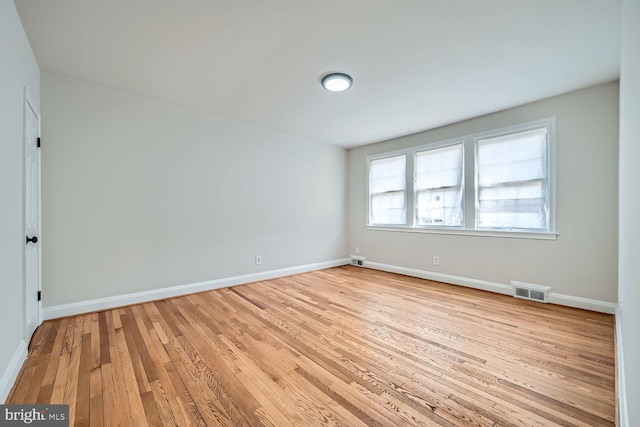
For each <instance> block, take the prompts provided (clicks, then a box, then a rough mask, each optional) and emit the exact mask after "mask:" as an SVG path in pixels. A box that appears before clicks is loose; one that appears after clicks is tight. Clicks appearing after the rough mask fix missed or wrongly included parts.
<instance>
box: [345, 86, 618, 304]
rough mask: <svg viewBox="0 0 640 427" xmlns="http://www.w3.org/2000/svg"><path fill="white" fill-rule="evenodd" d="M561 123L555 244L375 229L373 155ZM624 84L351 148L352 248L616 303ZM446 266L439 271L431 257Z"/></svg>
mask: <svg viewBox="0 0 640 427" xmlns="http://www.w3.org/2000/svg"><path fill="white" fill-rule="evenodd" d="M546 117H556V135H557V141H556V142H557V144H556V152H557V157H556V159H557V207H558V209H557V231H558V232H559V237H558V238H557V240H555V241H549V240H525V239H511V238H509V239H505V238H492V237H479V236H452V235H439V234H423V233H407V232H388V231H378V230H367V229H366V227H365V224H366V216H367V215H366V206H367V203H366V194H365V193H366V188H365V183H366V179H367V177H366V170H365V163H366V160H365V157H366V156H367V155H371V154H377V153H383V152H386V151H390V150H394V149H399V148H403V147H409V146H417V145H422V144H425V143H429V142H435V141H440V140H446V139H450V138H454V137H459V136H464V135H468V134H471V133H474V132H480V131H486V130H491V129H496V128H501V127H506V126H510V125H515V124H518V123H523V122H528V121H533V120H537V119H543V118H546ZM617 167H618V84H617V83H616V82H613V83H608V84H604V85H599V86H595V87H592V88H588V89H585V90H581V91H577V92H573V93H570V94H566V95H562V96H558V97H555V98H551V99H547V100H543V101H539V102H535V103H532V104H528V105H524V106H521V107H517V108H513V109H510V110H506V111H502V112H498V113H495V114H491V115H487V116H483V117H479V118H476V119H472V120H468V121H464V122H461V123H457V124H453V125H451V126H446V127H442V128H438V129H435V130H431V131H427V132H423V133H420V134H416V135H411V136H407V137H403V138H398V139H395V140H391V141H385V142H382V143H379V144H373V145H367V146H363V147H359V148H356V149H352V150H349V157H348V171H349V174H348V186H349V188H348V196H349V204H348V214H349V228H348V229H349V240H348V241H349V250H350V252H351V253H352V254H353V253H354V251H355V248H356V247H358V248H360V255H362V256H364V257H365V258H366V260H367V262H369V261H373V262H377V263H382V264H389V265H393V266H400V267H406V268H412V269H418V270H426V271H430V272H436V273H442V274H447V275H452V276H458V277H463V278H470V279H476V280H482V281H488V282H492V283H498V284H503V285H506V284H509V282H510V280H518V281H523V282H529V283H536V284H543V285H549V286H552V292H554V293H559V294H564V295H570V296H574V297H582V298H588V299H593V300H598V301H604V302H609V303H614V302H616V297H617V290H616V283H617V252H618V238H617V229H618V208H617V206H618V194H617V184H618V169H617ZM436 255H437V256H439V257H440V266H439V267H436V266H433V265H432V259H433V256H436Z"/></svg>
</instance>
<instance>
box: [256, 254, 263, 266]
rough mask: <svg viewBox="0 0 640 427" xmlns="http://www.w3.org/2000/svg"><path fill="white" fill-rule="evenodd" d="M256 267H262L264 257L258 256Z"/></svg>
mask: <svg viewBox="0 0 640 427" xmlns="http://www.w3.org/2000/svg"><path fill="white" fill-rule="evenodd" d="M256 265H262V255H256Z"/></svg>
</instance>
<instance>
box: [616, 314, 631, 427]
mask: <svg viewBox="0 0 640 427" xmlns="http://www.w3.org/2000/svg"><path fill="white" fill-rule="evenodd" d="M620 322H621V316H620V313H618V311H617V310H616V356H617V360H616V370H617V372H616V376H617V378H616V379H617V380H618V384H617V387H616V390H617V392H618V396H617V397H618V427H629V415H628V412H627V389H626V387H625V380H624V379H625V376H624V352H623V351H622V325H621V323H620Z"/></svg>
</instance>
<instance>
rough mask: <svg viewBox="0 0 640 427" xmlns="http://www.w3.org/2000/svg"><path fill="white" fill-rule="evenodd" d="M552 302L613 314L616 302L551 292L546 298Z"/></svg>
mask: <svg viewBox="0 0 640 427" xmlns="http://www.w3.org/2000/svg"><path fill="white" fill-rule="evenodd" d="M547 300H548V301H549V302H550V303H552V304H558V305H566V306H567V307H574V308H582V309H584V310H591V311H598V312H600V313H607V314H615V313H616V308H617V307H618V304H616V303H613V302H606V301H600V300H595V299H589V298H582V297H574V296H571V295H562V294H556V293H555V292H551V293H550V294H549V298H548V299H547Z"/></svg>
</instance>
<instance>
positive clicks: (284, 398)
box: [7, 266, 615, 427]
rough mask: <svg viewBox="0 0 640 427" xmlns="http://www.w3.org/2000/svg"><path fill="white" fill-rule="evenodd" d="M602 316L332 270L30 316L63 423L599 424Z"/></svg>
mask: <svg viewBox="0 0 640 427" xmlns="http://www.w3.org/2000/svg"><path fill="white" fill-rule="evenodd" d="M614 352H615V343H614V322H613V317H612V316H609V315H605V314H602V313H594V312H588V311H584V310H578V309H573V308H569V307H560V306H555V305H552V304H539V303H534V302H530V301H524V300H519V299H515V298H511V297H508V296H505V295H496V294H491V293H488V292H483V291H478V290H474V289H468V288H463V287H458V286H453V285H447V284H443V283H438V282H432V281H428V280H422V279H416V278H411V277H407V276H401V275H396V274H391V273H384V272H379V271H374V270H369V269H363V268H357V267H351V266H345V267H339V268H332V269H327V270H322V271H315V272H311V273H305V274H299V275H295V276H289V277H283V278H279V279H274V280H269V281H261V282H255V283H251V284H248V285H243V286H237V287H234V288H228V289H219V290H215V291H210V292H204V293H200V294H194V295H188V296H185V297H180V298H172V299H165V300H160V301H155V302H151V303H145V304H140V305H135V306H130V307H124V308H117V309H113V310H106V311H103V312H99V313H92V314H87V315H83V316H76V317H70V318H63V319H57V320H52V321H47V322H45V323H44V324H43V325H42V326H41V327H40V328H39V329H38V330H37V331H36V333H35V334H34V337H33V339H32V341H31V343H30V346H29V358H28V360H27V361H26V362H25V363H24V366H23V368H22V370H21V372H20V374H19V377H18V380H17V381H16V384H15V385H14V387H13V388H12V391H11V394H10V396H9V399H8V400H7V403H25V404H26V403H36V402H37V403H43V404H47V403H66V404H69V405H70V418H71V421H72V425H78V426H80V425H83V426H84V425H91V426H103V425H107V426H109V425H114V426H115V425H119V426H136V427H137V426H145V425H150V426H156V425H158V426H160V425H162V426H180V427H181V426H230V427H231V426H251V427H254V426H261V425H262V426H316V425H317V426H320V425H335V426H345V425H348V426H364V425H370V426H375V425H379V426H396V425H415V426H463V425H465V426H466V425H469V426H480V427H497V426H541V427H553V426H579V427H587V426H589V427H595V426H613V425H615V353H614Z"/></svg>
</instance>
